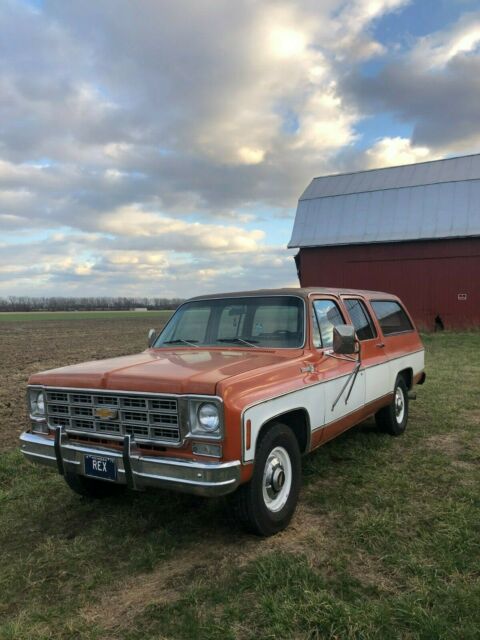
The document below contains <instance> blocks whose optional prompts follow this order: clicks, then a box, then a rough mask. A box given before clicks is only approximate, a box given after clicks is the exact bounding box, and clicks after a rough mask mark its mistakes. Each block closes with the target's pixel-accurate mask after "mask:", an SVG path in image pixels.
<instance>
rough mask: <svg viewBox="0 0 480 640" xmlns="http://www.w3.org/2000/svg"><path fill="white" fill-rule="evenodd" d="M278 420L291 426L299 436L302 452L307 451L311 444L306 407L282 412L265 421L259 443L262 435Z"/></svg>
mask: <svg viewBox="0 0 480 640" xmlns="http://www.w3.org/2000/svg"><path fill="white" fill-rule="evenodd" d="M278 422H281V423H282V424H286V425H287V427H290V429H291V430H292V431H293V433H294V434H295V437H296V438H297V442H298V447H299V449H300V453H306V452H307V451H308V449H309V445H310V419H309V417H308V413H307V411H306V410H305V409H293V410H292V411H287V412H286V413H282V414H280V415H278V416H275V417H274V418H271V419H270V420H268V422H265V423H264V424H263V425H262V428H261V429H260V433H259V434H258V438H257V443H258V442H260V440H261V438H262V436H263V435H264V434H265V433H266V432H267V430H268V429H269V427H271V426H272V425H274V424H276V423H278Z"/></svg>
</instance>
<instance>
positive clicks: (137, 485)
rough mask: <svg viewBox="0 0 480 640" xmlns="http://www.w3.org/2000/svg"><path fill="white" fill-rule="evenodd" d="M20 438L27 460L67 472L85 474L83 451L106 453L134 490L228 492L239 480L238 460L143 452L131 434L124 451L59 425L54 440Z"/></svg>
mask: <svg viewBox="0 0 480 640" xmlns="http://www.w3.org/2000/svg"><path fill="white" fill-rule="evenodd" d="M20 442H21V451H22V453H23V454H24V455H25V456H26V458H28V460H31V461H32V462H38V463H40V464H45V465H47V466H49V467H53V468H55V469H57V470H58V472H59V473H60V474H62V475H64V474H65V473H66V472H68V473H76V474H79V475H85V456H86V455H87V456H88V455H93V456H104V457H107V458H109V459H111V460H114V461H115V464H116V467H117V480H116V482H117V483H118V484H126V485H128V486H129V487H131V488H132V489H137V490H141V489H144V488H145V487H158V488H164V489H172V490H175V491H182V492H185V493H193V494H195V495H200V496H209V497H215V496H223V495H225V494H227V493H231V492H232V491H234V490H235V489H236V488H237V487H238V485H239V484H240V462H239V461H238V460H237V461H234V462H223V463H220V462H198V461H186V460H180V459H178V458H176V459H173V458H162V457H156V456H144V455H141V454H140V453H139V452H138V451H136V449H135V446H134V444H133V443H132V441H131V439H130V436H125V439H124V442H123V451H116V450H112V449H108V448H106V447H101V446H98V447H90V446H84V445H80V444H78V443H73V442H71V441H69V439H68V436H67V435H66V434H65V432H64V431H63V430H61V429H60V428H57V430H56V432H55V440H52V439H51V438H47V437H46V436H42V435H41V434H36V433H31V432H29V431H25V432H24V433H22V435H21V436H20ZM99 482H111V481H109V480H99Z"/></svg>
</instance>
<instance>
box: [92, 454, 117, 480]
mask: <svg viewBox="0 0 480 640" xmlns="http://www.w3.org/2000/svg"><path fill="white" fill-rule="evenodd" d="M85 475H86V476H92V477H94V478H103V479H104V480H116V479H117V465H116V464H115V460H111V459H110V458H105V457H103V456H85Z"/></svg>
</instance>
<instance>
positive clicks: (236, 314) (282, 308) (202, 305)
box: [154, 296, 305, 349]
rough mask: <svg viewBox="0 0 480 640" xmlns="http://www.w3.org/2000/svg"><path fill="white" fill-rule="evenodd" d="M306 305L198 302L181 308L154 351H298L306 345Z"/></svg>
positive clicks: (286, 300) (279, 299) (296, 301)
mask: <svg viewBox="0 0 480 640" xmlns="http://www.w3.org/2000/svg"><path fill="white" fill-rule="evenodd" d="M304 324H305V320H304V302H303V300H302V299H300V298H297V297H294V296H258V297H257V296H252V297H250V298H218V299H216V300H196V301H192V302H187V303H186V304H184V305H182V306H181V307H180V308H179V309H178V310H177V311H176V313H175V314H174V315H173V316H172V318H171V320H170V321H169V322H168V324H167V325H166V327H165V329H164V330H163V331H162V333H161V334H160V335H159V337H158V338H157V340H156V342H155V345H154V347H155V348H161V347H170V346H171V345H180V346H182V345H189V346H194V347H197V346H198V347H200V346H216V347H219V346H223V345H230V346H240V347H245V348H247V347H248V348H255V347H268V348H274V349H278V348H279V349H287V348H289V349H296V348H299V347H302V346H303V343H304Z"/></svg>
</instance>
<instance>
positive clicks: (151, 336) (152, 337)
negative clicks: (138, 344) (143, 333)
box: [148, 329, 157, 347]
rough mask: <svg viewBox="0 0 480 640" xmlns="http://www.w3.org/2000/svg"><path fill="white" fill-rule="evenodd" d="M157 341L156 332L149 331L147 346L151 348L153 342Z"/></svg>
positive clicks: (153, 330)
mask: <svg viewBox="0 0 480 640" xmlns="http://www.w3.org/2000/svg"><path fill="white" fill-rule="evenodd" d="M156 339H157V332H156V331H155V329H150V331H149V332H148V346H149V347H151V346H152V345H153V343H154V342H155V340H156Z"/></svg>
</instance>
